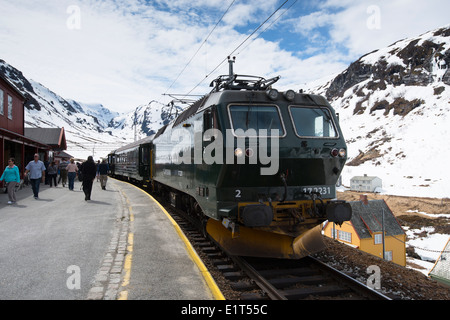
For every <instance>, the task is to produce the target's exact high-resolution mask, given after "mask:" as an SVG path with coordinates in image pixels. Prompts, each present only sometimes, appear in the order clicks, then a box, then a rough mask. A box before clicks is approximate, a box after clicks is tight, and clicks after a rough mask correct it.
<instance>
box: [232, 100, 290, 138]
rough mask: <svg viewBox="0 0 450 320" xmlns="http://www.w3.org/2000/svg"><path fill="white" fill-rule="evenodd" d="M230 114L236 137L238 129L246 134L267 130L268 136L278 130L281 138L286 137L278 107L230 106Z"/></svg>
mask: <svg viewBox="0 0 450 320" xmlns="http://www.w3.org/2000/svg"><path fill="white" fill-rule="evenodd" d="M228 113H229V116H230V120H231V127H232V129H233V132H234V134H235V135H237V134H236V130H237V129H242V130H243V131H244V132H246V131H247V130H249V129H254V130H256V132H259V130H263V129H265V130H267V134H268V135H270V132H271V130H278V136H279V137H282V136H284V135H285V130H284V126H283V121H282V119H281V115H280V111H279V110H278V107H277V106H273V105H267V106H266V105H230V106H228ZM237 136H238V135H237Z"/></svg>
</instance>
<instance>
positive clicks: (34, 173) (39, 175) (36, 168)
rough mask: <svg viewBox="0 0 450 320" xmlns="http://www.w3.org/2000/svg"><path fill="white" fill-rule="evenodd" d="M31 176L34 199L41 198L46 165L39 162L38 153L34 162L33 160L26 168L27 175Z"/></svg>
mask: <svg viewBox="0 0 450 320" xmlns="http://www.w3.org/2000/svg"><path fill="white" fill-rule="evenodd" d="M28 173H30V175H29V177H28V178H29V179H30V183H31V188H32V189H33V194H34V198H35V199H38V198H39V185H40V184H41V180H42V182H44V177H45V166H44V163H43V162H42V161H41V160H39V155H38V154H37V153H36V154H35V155H34V160H31V161H30V162H29V163H28V164H27V166H26V167H25V175H28Z"/></svg>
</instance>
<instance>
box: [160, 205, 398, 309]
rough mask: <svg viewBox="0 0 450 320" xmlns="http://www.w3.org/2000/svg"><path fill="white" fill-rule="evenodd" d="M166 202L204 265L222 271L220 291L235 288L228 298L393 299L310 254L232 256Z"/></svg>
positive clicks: (196, 223)
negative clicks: (294, 257)
mask: <svg viewBox="0 0 450 320" xmlns="http://www.w3.org/2000/svg"><path fill="white" fill-rule="evenodd" d="M158 200H160V199H158ZM162 203H163V202H162ZM163 205H164V206H165V208H166V210H167V211H168V212H169V213H170V214H171V215H172V218H173V219H174V220H175V221H176V222H177V223H178V224H179V226H180V228H181V229H182V230H183V231H184V233H185V234H186V236H187V238H188V239H189V240H190V241H191V243H192V244H193V246H194V248H195V249H196V250H197V252H198V253H199V255H200V256H201V257H202V258H203V259H206V260H208V261H205V262H206V263H205V264H206V265H207V266H210V268H214V269H215V270H210V273H211V274H212V275H213V277H214V276H215V275H216V277H217V274H220V275H221V278H223V279H225V280H226V282H227V285H226V287H227V288H226V289H222V288H221V290H224V291H228V292H229V290H232V291H234V292H233V294H231V295H230V294H226V292H223V293H224V295H225V296H226V297H227V296H228V297H232V299H236V297H238V299H240V300H302V299H314V300H322V299H326V300H334V299H336V300H338V299H348V300H391V299H390V298H389V297H387V296H385V295H383V294H381V293H379V292H377V291H375V290H373V289H371V288H369V287H367V286H366V285H364V284H362V283H361V282H359V281H357V280H355V279H353V278H351V277H349V276H347V275H346V274H345V273H342V272H340V271H338V270H336V269H334V268H332V267H330V266H328V265H326V264H325V263H323V262H321V261H319V260H317V259H316V258H313V257H310V256H308V257H305V258H303V259H300V260H289V259H270V258H254V257H239V256H229V255H227V254H226V253H225V252H224V251H223V250H222V249H221V248H220V247H219V246H218V245H217V244H216V243H215V242H214V241H213V240H212V239H211V238H209V237H208V236H207V235H205V234H204V233H203V232H202V230H199V228H201V227H200V225H201V224H200V223H198V221H196V220H194V219H193V218H192V217H190V216H188V215H186V214H185V213H184V212H181V211H180V210H177V209H175V208H173V207H172V206H171V205H170V204H164V203H163ZM214 271H215V272H214ZM220 283H223V281H220ZM219 286H220V285H219ZM222 286H223V284H222Z"/></svg>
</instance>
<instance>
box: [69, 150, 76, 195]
mask: <svg viewBox="0 0 450 320" xmlns="http://www.w3.org/2000/svg"><path fill="white" fill-rule="evenodd" d="M77 172H78V166H77V165H76V164H75V163H74V160H73V158H72V159H70V163H69V164H68V165H67V178H69V190H71V191H73V185H74V182H75V177H76V176H77Z"/></svg>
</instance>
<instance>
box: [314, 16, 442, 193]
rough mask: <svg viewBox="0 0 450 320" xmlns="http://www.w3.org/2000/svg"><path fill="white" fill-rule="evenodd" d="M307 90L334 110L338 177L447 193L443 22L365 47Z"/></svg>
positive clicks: (400, 188)
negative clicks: (342, 154) (340, 149)
mask: <svg viewBox="0 0 450 320" xmlns="http://www.w3.org/2000/svg"><path fill="white" fill-rule="evenodd" d="M308 91H309V92H314V93H319V94H323V95H325V96H326V97H327V99H328V100H329V101H330V103H331V104H332V105H333V107H334V108H335V109H336V112H338V113H339V115H340V124H341V126H342V129H343V133H344V136H345V138H346V140H347V143H348V154H349V161H348V162H347V166H346V168H345V169H344V171H343V182H344V185H349V181H350V178H352V176H355V175H363V174H368V175H374V176H378V177H380V178H381V179H383V189H384V190H385V191H386V192H388V193H389V194H399V195H410V196H411V195H417V196H431V197H449V195H450V186H449V182H450V173H449V172H448V170H445V166H446V163H447V161H448V158H447V157H448V154H449V147H448V141H450V128H449V127H450V121H449V120H450V118H449V113H450V25H448V26H445V27H443V28H440V29H436V30H432V31H429V32H426V33H424V34H422V35H420V36H418V37H415V38H410V39H404V40H400V41H397V42H395V43H394V44H392V45H390V46H388V47H386V48H382V49H379V50H376V51H374V52H371V53H369V54H366V55H364V56H362V57H361V58H360V59H358V60H357V61H355V62H353V63H352V64H351V65H350V66H349V67H348V68H347V69H346V70H344V71H343V72H342V73H340V74H338V75H336V76H333V77H332V78H331V79H328V80H327V81H324V82H323V83H322V84H317V83H315V85H314V87H310V88H309V89H308Z"/></svg>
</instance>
